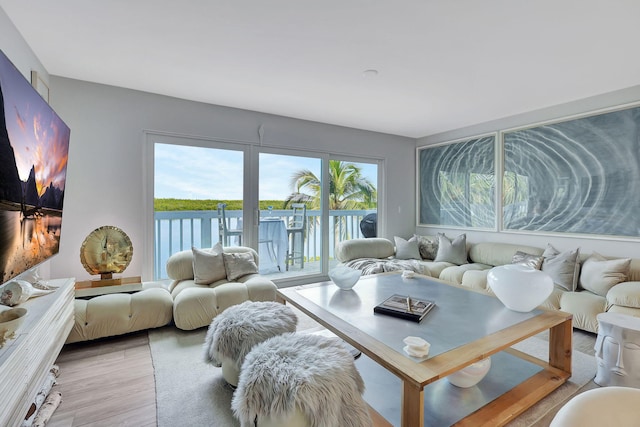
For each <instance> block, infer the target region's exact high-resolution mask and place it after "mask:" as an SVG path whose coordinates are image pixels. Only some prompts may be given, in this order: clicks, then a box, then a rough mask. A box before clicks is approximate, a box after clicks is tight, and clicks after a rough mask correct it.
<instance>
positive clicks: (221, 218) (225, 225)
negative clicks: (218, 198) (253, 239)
mask: <svg viewBox="0 0 640 427" xmlns="http://www.w3.org/2000/svg"><path fill="white" fill-rule="evenodd" d="M226 208H227V204H226V203H218V238H219V239H220V243H221V244H222V245H223V246H229V242H230V240H231V239H230V238H231V237H237V238H238V246H240V245H242V227H241V228H230V225H231V220H230V219H229V218H227V215H226V213H225V210H226Z"/></svg>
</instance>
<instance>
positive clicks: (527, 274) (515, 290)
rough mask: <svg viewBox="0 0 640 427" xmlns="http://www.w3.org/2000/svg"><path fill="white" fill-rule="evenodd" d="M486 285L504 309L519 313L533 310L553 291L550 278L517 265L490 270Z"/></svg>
mask: <svg viewBox="0 0 640 427" xmlns="http://www.w3.org/2000/svg"><path fill="white" fill-rule="evenodd" d="M487 283H488V284H489V286H490V287H491V289H492V290H493V293H495V294H496V296H497V297H498V299H499V300H500V301H501V302H502V303H503V304H504V306H505V307H507V308H508V309H510V310H514V311H520V312H527V311H531V310H533V309H534V308H536V307H537V306H539V305H540V304H542V303H543V302H544V301H545V300H546V299H547V298H548V297H549V295H551V292H552V291H553V280H552V279H551V276H549V275H548V274H547V273H545V272H543V271H540V270H536V269H534V268H531V267H525V266H524V265H519V264H506V265H502V266H500V267H494V268H492V269H491V270H489V273H488V274H487Z"/></svg>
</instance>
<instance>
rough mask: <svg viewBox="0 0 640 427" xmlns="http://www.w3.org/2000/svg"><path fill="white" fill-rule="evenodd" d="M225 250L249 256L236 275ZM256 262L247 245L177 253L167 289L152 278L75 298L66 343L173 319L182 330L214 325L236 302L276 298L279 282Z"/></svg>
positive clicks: (238, 264)
mask: <svg viewBox="0 0 640 427" xmlns="http://www.w3.org/2000/svg"><path fill="white" fill-rule="evenodd" d="M222 253H225V254H236V255H240V257H242V256H243V255H241V254H244V259H240V260H239V261H240V262H236V264H235V270H234V271H233V272H232V273H231V278H230V275H229V274H228V271H227V268H226V267H227V265H226V264H225V263H224V261H223V256H222ZM194 258H197V260H196V261H195V262H194ZM236 261H238V260H236ZM243 263H244V264H243ZM198 264H199V265H200V266H201V267H202V268H201V271H200V272H199V273H200V274H197V272H196V271H194V265H195V266H197V265H198ZM257 265H258V254H257V252H256V251H254V250H253V249H251V248H247V247H240V246H235V247H226V248H224V249H223V248H222V247H221V246H220V247H216V248H210V249H202V250H186V251H181V252H177V253H175V254H173V255H172V256H170V257H169V259H168V261H167V273H168V275H169V278H171V279H173V281H172V282H171V284H170V285H169V287H168V289H166V288H165V287H166V285H160V284H159V283H158V282H149V283H145V284H143V289H142V291H140V292H136V293H114V294H109V295H101V296H97V297H95V298H91V299H76V300H75V323H74V326H73V328H72V330H71V333H70V334H69V337H68V338H67V340H66V343H67V344H69V343H74V342H80V341H89V340H94V339H98V338H104V337H111V336H116V335H122V334H126V333H130V332H136V331H141V330H144V329H151V328H158V327H161V326H165V325H167V324H169V323H170V322H171V320H173V321H174V323H175V325H176V327H178V328H179V329H183V330H192V329H197V328H201V327H204V326H209V325H210V324H211V321H212V320H213V318H214V317H216V316H217V315H218V314H220V313H221V312H222V311H223V310H224V309H226V308H228V307H230V306H232V305H235V304H240V303H242V302H244V301H247V300H251V301H275V299H276V289H277V288H276V285H275V284H274V283H273V282H272V281H271V280H269V279H267V278H265V277H263V276H261V275H260V274H258V272H257ZM247 266H249V267H252V266H253V267H254V268H255V273H251V272H249V273H247V271H245V270H244V268H245V267H247ZM245 273H246V274H245ZM236 276H237V277H236Z"/></svg>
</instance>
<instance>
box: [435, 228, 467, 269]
mask: <svg viewBox="0 0 640 427" xmlns="http://www.w3.org/2000/svg"><path fill="white" fill-rule="evenodd" d="M435 261H436V262H441V261H444V262H450V263H452V264H456V265H462V264H466V263H467V235H466V234H461V235H459V236H458V237H456V238H455V239H453V241H451V240H449V238H448V237H447V236H445V235H444V233H438V254H437V255H436V259H435Z"/></svg>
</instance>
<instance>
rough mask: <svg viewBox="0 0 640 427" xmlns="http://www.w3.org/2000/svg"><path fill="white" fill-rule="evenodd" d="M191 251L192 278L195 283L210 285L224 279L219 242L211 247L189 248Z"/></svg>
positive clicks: (224, 271) (225, 273) (221, 250)
mask: <svg viewBox="0 0 640 427" xmlns="http://www.w3.org/2000/svg"><path fill="white" fill-rule="evenodd" d="M191 251H192V252H193V279H194V282H195V283H196V285H210V284H211V283H213V282H217V281H218V280H222V279H226V277H227V272H226V270H225V267H224V259H223V258H222V252H223V249H222V245H221V244H220V242H218V243H216V245H215V246H214V247H213V248H211V249H198V248H191Z"/></svg>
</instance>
